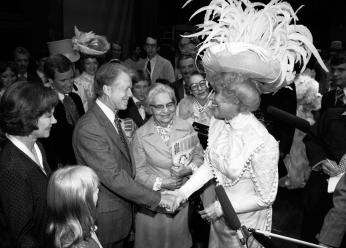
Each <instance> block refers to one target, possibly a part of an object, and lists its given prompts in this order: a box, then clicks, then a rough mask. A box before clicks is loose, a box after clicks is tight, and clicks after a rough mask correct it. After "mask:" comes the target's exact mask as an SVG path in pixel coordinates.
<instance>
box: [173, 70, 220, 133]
mask: <svg viewBox="0 0 346 248" xmlns="http://www.w3.org/2000/svg"><path fill="white" fill-rule="evenodd" d="M187 88H188V89H189V90H190V92H191V94H192V95H187V96H186V97H184V98H183V99H182V100H181V101H180V103H179V104H178V108H177V115H178V116H179V117H180V118H182V119H184V120H187V121H189V122H190V123H191V124H192V123H193V122H198V123H201V124H204V125H207V126H209V122H210V119H211V117H212V116H213V115H212V112H211V97H210V96H211V95H212V93H211V92H209V85H208V82H207V80H205V78H204V76H203V74H202V73H199V72H197V71H195V72H193V73H192V74H191V76H190V78H189V80H188V82H187Z"/></svg>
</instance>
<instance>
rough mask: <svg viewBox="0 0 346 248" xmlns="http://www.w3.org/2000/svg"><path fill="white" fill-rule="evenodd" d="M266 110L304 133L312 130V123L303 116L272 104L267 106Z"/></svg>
mask: <svg viewBox="0 0 346 248" xmlns="http://www.w3.org/2000/svg"><path fill="white" fill-rule="evenodd" d="M266 112H267V113H268V114H270V115H271V116H273V117H274V118H276V119H277V120H279V121H282V122H284V123H287V125H290V126H292V127H294V128H297V129H299V130H301V131H303V132H304V133H308V132H309V131H310V128H311V126H310V123H309V122H308V121H306V120H304V119H303V118H300V117H297V116H295V115H292V114H290V113H288V112H286V111H283V110H281V109H279V108H276V107H274V106H271V105H269V106H268V107H267V108H266Z"/></svg>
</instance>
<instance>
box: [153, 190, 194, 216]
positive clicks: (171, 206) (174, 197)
mask: <svg viewBox="0 0 346 248" xmlns="http://www.w3.org/2000/svg"><path fill="white" fill-rule="evenodd" d="M186 201H187V198H186V197H185V196H184V194H183V193H182V192H181V191H179V190H178V189H177V190H174V191H162V192H161V201H160V203H159V207H162V208H164V209H165V211H167V212H168V213H174V212H175V211H176V210H177V209H178V208H179V207H180V206H181V205H182V204H183V203H185V202H186Z"/></svg>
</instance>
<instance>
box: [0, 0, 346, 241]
mask: <svg viewBox="0 0 346 248" xmlns="http://www.w3.org/2000/svg"><path fill="white" fill-rule="evenodd" d="M211 4H213V3H211ZM275 4H277V6H278V8H281V6H280V5H279V4H280V3H274V5H275ZM220 8H221V7H220ZM222 8H236V6H234V5H231V4H229V3H228V4H226V5H224V6H222ZM237 8H238V7H237ZM249 8H250V7H249ZM287 9H288V7H287V6H286V5H285V7H284V10H283V11H286V10H287ZM238 10H239V9H238ZM244 11H245V10H244ZM263 11H264V10H263ZM245 12H246V13H250V12H248V11H245ZM245 12H244V13H245ZM287 13H289V14H290V15H291V14H292V13H291V12H289V11H287ZM231 19H232V18H231ZM232 20H233V19H232ZM227 21H229V20H226V21H225V20H223V22H227ZM281 24H282V23H281ZM282 25H284V24H282ZM287 25H291V24H289V22H288V23H287ZM202 28H203V27H202ZM204 28H205V29H208V28H210V27H209V26H205V27H204ZM249 28H252V29H253V27H251V25H250V27H249ZM267 29H268V26H265V27H263V30H267ZM286 30H291V29H289V28H287V29H286ZM227 32H228V31H227ZM256 32H259V31H258V30H256ZM244 33H246V32H244ZM274 33H275V32H274ZM208 34H209V33H208ZM210 35H211V34H210ZM192 36H193V35H192ZM196 36H199V34H197V35H196ZM261 37H262V38H263V37H266V35H265V34H263V35H262V36H261ZM211 38H212V37H211ZM211 38H210V39H206V40H205V41H203V42H204V43H203V44H202V45H201V46H200V47H199V48H198V47H197V46H196V42H195V40H194V39H195V37H190V38H188V37H184V38H182V39H181V40H179V45H178V47H179V48H180V50H179V51H180V52H179V55H178V56H177V58H176V61H169V60H168V59H166V58H163V57H162V56H160V55H159V48H160V47H159V39H158V38H157V37H156V36H154V35H152V34H151V35H148V36H147V37H146V39H145V42H144V44H143V48H144V51H143V50H142V45H140V44H137V43H136V44H134V45H133V46H131V53H130V57H129V58H127V59H126V60H124V61H123V60H122V58H121V48H122V46H121V44H120V43H119V42H114V43H112V42H111V43H109V42H108V41H107V40H106V39H105V38H104V37H102V36H98V35H95V34H93V33H91V34H90V33H83V32H82V31H79V30H78V29H76V36H75V37H74V38H73V39H64V40H59V41H53V42H48V44H47V45H48V50H49V55H47V56H43V55H42V54H40V55H37V56H36V55H35V54H33V56H32V55H31V53H30V52H29V51H28V50H27V49H26V48H24V47H17V48H16V49H14V51H13V60H11V61H3V62H0V87H1V89H0V94H1V96H0V97H1V98H0V99H1V100H0V130H1V132H0V133H1V139H0V243H1V245H0V246H1V247H57V248H62V247H64V248H65V247H76V248H82V247H86V248H89V247H90V248H102V247H103V248H127V247H135V248H141V247H143V248H144V247H154V248H155V247H157V248H161V247H166V248H174V247H177V248H178V247H179V248H180V247H181V248H190V247H196V248H197V247H198V248H203V247H210V248H221V247H243V246H244V245H246V246H247V247H252V248H255V247H262V246H263V244H262V243H261V242H260V241H258V240H256V239H255V238H254V237H253V236H252V235H250V236H246V235H245V236H246V237H245V239H246V242H245V244H244V243H242V240H241V239H240V237H239V235H238V234H239V233H238V232H237V230H233V229H232V227H231V226H230V225H229V223H228V220H227V219H226V218H225V214H224V212H225V209H224V205H223V203H222V202H221V199H219V197H218V195H217V193H216V190H215V187H220V186H222V187H223V188H224V189H225V193H226V195H227V198H228V199H229V201H230V202H231V204H232V206H233V208H234V211H235V213H236V214H237V216H238V218H239V220H240V222H241V224H242V225H244V226H246V227H251V228H255V229H259V230H262V231H271V227H272V216H273V209H272V205H273V203H274V201H275V198H276V195H277V192H278V187H284V188H287V189H289V190H291V189H297V188H303V190H304V204H303V205H304V209H303V225H302V233H301V239H302V240H305V241H308V242H311V243H316V244H320V245H322V246H326V247H346V246H345V245H346V243H344V242H343V237H344V234H345V230H346V210H345V209H346V206H345V202H346V193H345V192H346V191H345V187H346V186H345V185H346V177H345V176H343V174H344V172H345V169H346V144H345V142H346V139H345V136H343V134H345V135H346V125H345V121H346V117H345V116H346V96H345V94H346V51H345V50H343V49H344V47H343V44H342V42H341V41H334V42H332V43H331V47H330V48H329V50H328V51H329V56H328V57H326V58H325V60H324V62H323V61H322V60H321V59H320V58H319V55H318V53H316V52H315V51H314V50H312V51H310V50H309V49H312V48H311V47H313V45H312V44H311V45H309V46H304V42H307V41H306V40H307V39H305V40H304V42H298V46H300V48H301V49H303V50H304V49H305V50H306V51H308V52H310V54H311V52H312V53H313V54H314V55H315V56H316V58H317V62H316V63H315V64H313V63H309V64H300V67H301V68H300V69H302V68H303V69H304V70H300V71H299V70H298V69H297V68H294V66H292V65H290V66H287V65H286V64H285V63H291V62H292V61H291V60H290V59H287V60H282V61H280V63H282V64H279V63H277V62H276V61H275V59H276V60H277V58H276V57H275V59H264V60H262V58H259V57H255V56H254V54H256V52H258V51H257V50H256V49H257V48H253V47H251V45H249V46H248V47H246V48H244V47H242V48H241V49H240V52H239V53H236V52H234V51H233V50H232V49H235V50H236V49H238V48H239V47H237V46H234V47H235V48H234V47H233V48H232V46H229V47H227V46H218V45H220V44H221V43H222V42H221V43H220V44H217V42H215V40H213V41H212V44H209V43H208V42H210V40H212V39H211ZM88 39H89V40H88ZM214 39H216V40H217V39H219V37H217V38H215V37H214ZM86 40H87V41H86ZM302 40H303V39H302ZM262 43H263V42H262ZM262 43H261V44H262ZM215 44H217V45H215ZM263 44H264V43H263ZM221 45H222V44H221ZM210 47H211V48H210ZM263 49H264V48H263ZM266 49H267V48H266ZM231 50H232V51H233V52H232V53H231V52H230V51H231ZM244 51H245V52H244ZM261 51H262V50H261ZM200 52H204V55H203V56H202V57H200V56H199V55H198V54H200ZM290 52H291V51H290ZM308 52H307V53H308ZM143 54H145V56H143ZM234 54H236V55H234ZM267 54H268V53H262V52H261V56H267ZM278 54H279V53H278ZM280 54H284V53H283V52H282V53H280ZM309 56H310V55H309ZM309 56H308V57H309ZM33 58H34V59H35V69H34V70H32V69H31V68H32V67H33V65H31V64H30V63H31V62H32V61H33ZM201 58H202V59H201ZM268 61H270V62H268ZM297 61H298V59H297ZM305 62H306V61H305ZM301 63H303V62H301ZM325 65H326V66H325ZM285 66H286V67H285ZM306 66H307V67H306ZM305 67H306V68H305ZM325 67H327V68H328V69H329V72H327V71H323V68H324V69H326V68H325ZM283 68H286V71H283ZM290 70H292V71H290ZM293 70H294V71H293ZM292 75H293V76H292ZM289 79H291V80H289ZM273 93H275V94H273ZM273 107H274V108H277V109H279V110H281V111H282V112H284V113H285V115H286V116H288V117H290V118H291V119H293V120H294V118H296V120H298V121H306V122H307V123H308V126H309V127H310V126H311V128H309V129H308V130H301V129H300V128H299V127H298V126H299V125H298V126H297V125H296V124H295V122H294V121H292V122H289V121H288V122H287V119H285V118H284V119H282V117H281V116H277V115H275V114H273V113H272V112H270V111H268V109H269V108H273ZM333 184H334V185H333ZM333 192H334V194H333Z"/></svg>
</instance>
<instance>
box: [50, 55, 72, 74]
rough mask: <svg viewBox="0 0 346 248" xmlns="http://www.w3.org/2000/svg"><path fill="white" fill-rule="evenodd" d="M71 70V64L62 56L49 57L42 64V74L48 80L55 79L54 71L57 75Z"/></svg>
mask: <svg viewBox="0 0 346 248" xmlns="http://www.w3.org/2000/svg"><path fill="white" fill-rule="evenodd" d="M70 69H72V62H71V61H70V60H69V59H68V58H66V57H65V56H64V55H62V54H55V55H52V56H50V57H49V58H48V59H47V61H46V63H45V64H44V73H45V74H46V76H47V77H48V78H50V79H54V78H55V71H57V72H59V73H63V72H67V71H68V70H70Z"/></svg>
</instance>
